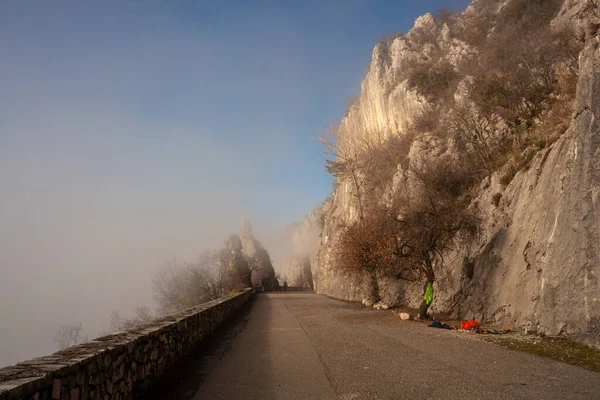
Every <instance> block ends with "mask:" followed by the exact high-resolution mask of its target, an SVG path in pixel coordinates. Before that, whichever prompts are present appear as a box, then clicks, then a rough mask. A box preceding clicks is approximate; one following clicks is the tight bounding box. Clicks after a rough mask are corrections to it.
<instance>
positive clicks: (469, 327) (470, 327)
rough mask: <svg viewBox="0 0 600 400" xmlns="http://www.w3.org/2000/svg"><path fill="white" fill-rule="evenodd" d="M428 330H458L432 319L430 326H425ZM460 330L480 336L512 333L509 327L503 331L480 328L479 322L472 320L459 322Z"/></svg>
mask: <svg viewBox="0 0 600 400" xmlns="http://www.w3.org/2000/svg"><path fill="white" fill-rule="evenodd" d="M427 326H429V327H430V328H439V329H449V330H458V327H457V326H454V325H449V324H446V323H444V322H440V321H438V320H436V319H435V318H433V319H432V320H431V324H429V325H427ZM460 328H461V330H463V331H470V332H474V333H478V334H480V335H504V334H507V333H512V332H513V330H512V329H511V328H510V327H508V326H507V327H506V328H504V329H493V328H482V327H481V324H480V323H479V321H477V320H475V319H472V320H469V321H461V323H460Z"/></svg>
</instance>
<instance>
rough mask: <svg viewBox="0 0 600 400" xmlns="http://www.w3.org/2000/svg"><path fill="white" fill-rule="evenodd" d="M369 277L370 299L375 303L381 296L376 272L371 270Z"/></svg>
mask: <svg viewBox="0 0 600 400" xmlns="http://www.w3.org/2000/svg"><path fill="white" fill-rule="evenodd" d="M370 278H371V301H373V304H377V303H379V300H381V298H380V297H379V282H378V281H377V272H375V271H371V273H370Z"/></svg>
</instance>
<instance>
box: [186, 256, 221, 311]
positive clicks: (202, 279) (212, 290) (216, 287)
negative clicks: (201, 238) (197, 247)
mask: <svg viewBox="0 0 600 400" xmlns="http://www.w3.org/2000/svg"><path fill="white" fill-rule="evenodd" d="M225 268H226V266H225V265H224V264H223V258H222V257H221V255H220V254H219V252H214V251H206V252H204V253H202V254H201V255H200V257H199V258H198V264H197V267H196V268H193V270H192V271H193V275H194V279H195V280H196V282H197V284H199V285H202V286H203V287H204V291H205V293H206V294H207V295H208V297H210V298H211V299H212V300H215V299H218V298H219V297H223V296H224V295H225V294H226V293H227V291H228V290H230V289H229V288H228V285H227V273H226V270H225Z"/></svg>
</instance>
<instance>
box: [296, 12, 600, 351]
mask: <svg viewBox="0 0 600 400" xmlns="http://www.w3.org/2000/svg"><path fill="white" fill-rule="evenodd" d="M510 3H511V0H509V1H503V2H501V1H489V0H485V1H483V0H482V1H474V2H473V3H472V4H471V6H469V7H468V8H467V9H465V10H464V11H463V12H462V13H461V14H460V15H458V16H456V17H454V20H453V24H448V23H440V21H436V20H435V19H434V18H433V17H432V16H431V15H429V14H427V15H425V16H423V17H420V18H419V19H417V21H416V22H415V26H414V28H413V29H412V30H411V31H410V32H409V33H408V34H406V35H399V36H397V37H395V38H394V39H392V40H391V41H389V42H387V43H380V44H378V45H377V46H375V49H374V51H373V60H372V62H371V66H370V68H369V71H368V72H367V74H366V76H365V78H364V80H363V82H362V85H361V94H360V96H359V98H358V100H357V101H356V102H355V103H354V104H353V105H352V106H350V107H349V109H348V111H347V112H346V115H345V116H344V118H343V120H342V121H341V124H340V128H339V129H340V132H341V135H340V137H341V138H342V139H341V140H342V141H343V140H355V138H356V137H357V136H362V137H365V136H373V138H379V137H381V136H383V137H387V136H394V135H399V136H401V135H404V134H405V133H406V132H407V131H410V130H411V129H413V128H414V126H415V124H418V123H419V121H418V120H419V119H420V118H422V117H423V115H426V113H427V112H428V110H429V106H430V103H431V101H430V100H431V99H429V98H428V97H427V96H426V95H424V94H423V93H419V92H418V91H417V90H415V88H414V87H412V86H411V85H410V82H409V80H408V79H406V74H405V73H404V72H405V71H406V70H407V69H408V68H410V66H411V65H414V63H415V62H420V61H421V60H427V59H431V58H434V57H436V59H438V58H439V60H441V61H438V63H442V62H443V63H447V64H449V65H451V66H453V67H456V66H457V65H459V64H461V63H464V62H468V61H469V60H473V59H477V57H478V54H480V53H481V48H478V47H477V43H474V42H469V41H468V40H465V39H464V37H465V32H469V31H471V30H473V29H476V28H477V29H484V28H485V29H489V30H490V31H493V30H494V29H496V28H494V27H493V26H491V25H490V26H484V25H482V24H480V23H479V22H480V21H481V20H483V17H482V14H481V13H482V12H483V11H482V10H483V9H484V8H485V7H490V6H491V5H494V6H495V7H496V8H497V10H502V9H503V7H506V5H507V4H510ZM598 15H600V13H598V10H597V6H596V5H595V3H593V2H591V1H589V0H580V1H578V0H568V1H565V2H564V4H562V6H561V8H560V12H559V13H558V14H557V15H556V16H555V17H554V20H553V21H552V25H553V26H555V27H557V26H569V28H570V29H572V31H573V32H575V33H576V34H577V35H578V37H579V40H580V41H581V42H582V43H583V42H584V43H585V46H584V49H583V51H582V52H581V54H580V56H579V66H578V73H577V75H578V83H577V91H576V95H575V96H574V100H575V103H574V104H575V105H574V109H573V110H572V118H567V123H566V125H568V130H566V132H565V133H562V132H563V130H560V132H559V133H558V134H557V135H558V136H557V137H558V139H557V140H556V141H555V142H553V144H551V145H550V146H549V147H546V148H542V149H541V150H540V149H537V148H536V149H535V150H534V151H530V149H528V150H527V151H529V152H531V154H533V155H532V156H531V158H528V160H530V161H529V162H528V163H527V165H526V166H525V165H519V166H518V168H515V169H516V171H515V172H516V175H514V177H512V175H511V176H510V179H506V175H507V174H506V170H507V168H514V167H512V166H510V165H505V166H504V167H502V168H499V169H498V170H496V171H495V172H493V173H491V174H490V175H489V176H488V177H487V178H485V179H484V180H483V182H481V184H480V185H479V187H478V189H477V191H476V194H475V196H474V200H473V202H472V207H474V208H476V209H477V210H478V212H479V213H480V215H481V219H482V223H481V232H480V234H479V235H478V236H477V237H476V238H475V239H473V240H472V242H471V243H470V244H469V245H467V246H464V247H461V248H459V249H457V250H456V251H454V252H451V254H450V253H449V254H447V255H446V262H447V263H448V266H449V270H450V274H449V276H448V277H447V279H446V280H445V281H444V282H443V285H441V284H436V296H435V298H434V303H433V311H434V312H435V311H438V312H440V311H444V312H454V313H455V315H457V316H459V317H475V318H479V319H482V320H484V321H491V322H496V323H499V324H510V325H513V326H515V327H528V328H530V329H533V330H536V331H539V332H541V333H546V334H565V335H569V336H572V337H576V338H578V339H580V340H582V341H585V342H587V343H589V344H592V345H595V346H600V333H599V332H600V281H599V278H600V276H599V275H600V270H599V269H598V265H599V264H600V255H599V254H600V253H599V250H600V249H598V246H599V244H598V243H599V239H600V214H599V213H600V209H599V204H600V203H599V200H598V194H599V193H600V166H599V165H600V164H599V162H600V161H598V160H600V153H599V152H600V147H599V146H600V136H599V135H600V130H599V126H598V122H597V120H596V115H598V113H600V50H599V49H598V36H597V31H598V26H599V25H598V23H599V20H598ZM481 26H483V27H484V28H481ZM457 31H460V33H461V34H456V32H457ZM484 36H485V35H484ZM424 38H425V39H424ZM555 68H556V70H559V69H560V68H562V67H561V66H555ZM469 82H470V81H469V78H465V79H463V81H462V82H461V83H459V84H458V85H457V86H456V87H455V89H452V90H453V101H454V102H455V104H456V106H455V108H457V107H459V105H461V103H462V105H461V107H462V106H464V105H465V104H466V103H465V101H464V100H463V99H462V94H461V90H462V89H461V88H462V87H464V85H467V84H469ZM558 97H560V96H558ZM563 97H564V96H563ZM565 104H567V103H565ZM568 104H571V103H568ZM548 107H549V111H547V112H545V113H543V114H540V115H539V116H537V117H536V118H535V121H534V125H540V124H543V123H544V119H546V120H550V118H552V117H553V115H556V114H557V113H558V112H557V111H555V110H552V107H550V106H548ZM451 113H452V110H450V112H449V113H448V114H447V115H450V114H451ZM473 115H475V116H477V114H476V112H473ZM504 126H506V122H505V121H502V118H498V119H497V120H496V122H494V123H493V124H489V125H488V126H487V128H486V129H488V130H492V131H495V132H497V131H500V130H502V129H504V128H503V127H504ZM460 151H461V150H460V148H458V147H456V146H454V144H453V143H451V141H449V140H447V139H446V138H440V137H439V135H437V136H436V135H431V134H429V133H427V132H425V133H423V134H421V135H420V140H415V141H414V142H413V143H412V144H411V147H410V152H409V157H408V161H407V162H408V163H419V162H421V163H423V162H424V163H426V162H427V160H428V158H430V157H437V156H439V155H440V154H449V155H451V156H452V157H454V158H456V159H460V157H461V153H460ZM528 157H529V156H528ZM403 168H404V167H403V166H401V165H399V166H398V171H397V172H396V174H395V175H394V178H393V179H391V180H390V182H389V184H388V185H387V189H386V190H387V191H388V192H389V191H392V192H393V191H397V190H410V185H409V183H407V182H406V181H405V180H404V181H403V179H402V173H401V172H402V170H403ZM354 189H355V188H354ZM354 189H353V186H352V182H350V181H349V180H347V179H338V181H337V184H336V187H335V190H334V192H333V194H332V196H331V197H330V198H329V199H328V200H327V201H326V202H325V203H324V204H323V206H322V207H321V208H320V209H319V213H322V229H321V230H320V236H319V237H320V245H319V249H318V252H315V251H314V248H311V249H309V251H308V254H309V255H308V258H309V259H310V260H311V262H310V265H311V268H312V275H313V279H314V285H315V289H316V290H317V291H318V292H320V293H325V294H328V295H331V296H334V297H338V298H342V299H348V300H354V301H365V300H366V299H367V298H368V295H367V293H368V288H367V286H368V280H367V279H366V278H365V276H362V275H361V274H360V273H347V272H342V271H343V270H342V269H340V268H338V266H336V263H335V260H334V253H335V252H334V249H335V246H336V241H337V239H338V237H339V234H340V231H341V230H342V229H343V227H344V226H348V225H350V224H352V223H353V222H355V221H356V220H357V219H358V218H359V204H357V201H356V195H355V193H354V192H353V190H354ZM381 197H382V198H384V197H385V193H383V194H382V195H381ZM307 223H308V222H307ZM316 237H317V235H316V234H314V235H313V238H316ZM317 254H318V255H317ZM296 270H297V268H296ZM380 280H381V281H380V283H379V288H380V292H381V293H380V294H381V298H382V301H384V302H385V303H388V304H390V305H405V306H409V307H416V306H417V305H418V303H419V301H420V297H421V296H422V283H421V282H406V281H398V280H394V279H390V278H383V277H381V278H380Z"/></svg>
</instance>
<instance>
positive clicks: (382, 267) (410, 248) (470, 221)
mask: <svg viewBox="0 0 600 400" xmlns="http://www.w3.org/2000/svg"><path fill="white" fill-rule="evenodd" d="M410 179H411V180H412V190H411V191H407V192H404V191H402V192H400V191H399V192H398V193H397V194H396V196H395V198H394V199H393V202H392V205H391V207H388V206H384V205H378V206H377V207H375V208H372V209H369V210H368V212H367V213H366V214H365V218H363V219H362V220H360V221H358V222H356V223H355V224H354V225H352V226H350V227H347V228H345V230H344V231H343V232H342V234H341V236H340V241H339V244H338V248H337V254H336V256H337V261H338V265H339V266H341V267H342V268H345V269H350V270H357V271H364V272H366V273H367V274H368V276H369V278H370V285H371V300H372V301H373V302H377V301H378V300H379V286H378V281H377V278H378V276H391V277H394V278H396V279H399V280H409V281H420V280H424V282H425V287H424V289H425V288H427V286H428V285H433V283H434V282H435V281H436V279H437V278H439V276H440V275H442V274H443V273H444V272H445V267H446V266H445V260H444V254H445V253H447V252H448V251H449V250H452V248H453V247H452V246H453V245H454V244H456V243H457V242H460V241H461V240H464V239H466V238H468V237H470V236H471V235H473V234H474V233H475V231H476V229H477V225H478V219H477V217H476V216H475V214H474V212H473V211H471V210H470V209H469V207H468V205H469V201H470V199H469V198H468V196H465V193H467V192H468V188H469V186H470V185H471V184H472V178H471V176H470V175H469V174H466V173H463V171H462V170H461V169H460V168H458V167H456V166H454V165H453V164H452V162H451V161H450V160H447V159H441V160H438V161H437V162H435V163H432V164H431V165H429V166H427V167H423V169H419V170H415V169H412V170H410ZM429 305H430V303H429V302H426V301H425V300H424V301H423V303H422V305H421V308H420V310H419V315H420V317H421V318H425V317H426V316H427V310H428V308H429Z"/></svg>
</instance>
